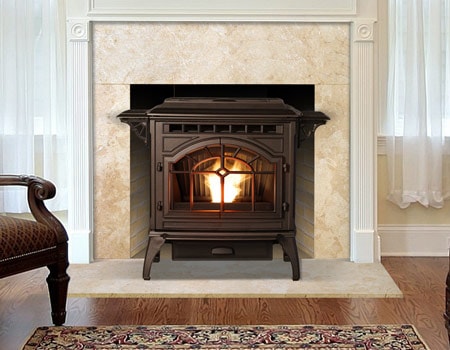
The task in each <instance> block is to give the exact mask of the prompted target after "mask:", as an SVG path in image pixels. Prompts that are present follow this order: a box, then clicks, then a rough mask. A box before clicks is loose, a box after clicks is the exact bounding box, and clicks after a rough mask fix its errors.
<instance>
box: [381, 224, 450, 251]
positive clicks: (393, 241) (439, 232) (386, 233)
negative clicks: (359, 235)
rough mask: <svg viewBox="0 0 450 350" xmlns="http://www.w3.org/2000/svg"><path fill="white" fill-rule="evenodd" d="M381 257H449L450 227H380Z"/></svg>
mask: <svg viewBox="0 0 450 350" xmlns="http://www.w3.org/2000/svg"><path fill="white" fill-rule="evenodd" d="M378 235H379V236H380V240H381V256H445V257H447V256H448V255H449V245H450V225H378Z"/></svg>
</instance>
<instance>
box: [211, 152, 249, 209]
mask: <svg viewBox="0 0 450 350" xmlns="http://www.w3.org/2000/svg"><path fill="white" fill-rule="evenodd" d="M228 162H229V163H230V165H231V166H227V167H226V168H224V167H222V166H221V164H220V160H216V162H215V163H214V165H213V166H212V168H211V169H210V170H211V171H212V172H213V173H212V174H207V175H205V183H206V185H207V186H208V189H209V192H210V193H211V202H213V203H221V202H223V203H232V202H234V201H235V200H236V199H237V198H238V196H239V194H240V193H241V192H242V187H243V183H245V181H246V180H247V179H249V178H250V175H245V174H242V172H243V171H247V172H248V169H245V166H246V165H245V164H244V163H242V162H239V161H237V160H231V161H230V160H229V161H228Z"/></svg>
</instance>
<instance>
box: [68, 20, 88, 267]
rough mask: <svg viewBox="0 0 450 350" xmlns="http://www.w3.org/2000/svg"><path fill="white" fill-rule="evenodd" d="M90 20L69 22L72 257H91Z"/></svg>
mask: <svg viewBox="0 0 450 350" xmlns="http://www.w3.org/2000/svg"><path fill="white" fill-rule="evenodd" d="M90 67H91V42H90V22H89V21H88V20H70V21H68V23H67V86H68V101H67V105H68V107H67V118H68V123H67V125H68V134H69V169H68V174H67V175H68V178H69V182H70V185H69V210H68V227H67V231H68V234H69V260H70V261H71V262H76V263H88V262H90V261H91V260H92V255H93V254H92V251H93V249H92V227H93V225H92V222H93V220H92V215H93V210H92V203H93V200H92V194H93V191H92V184H93V180H92V122H91V121H92V118H91V115H92V113H91V108H92V104H91V95H92V93H91V85H92V84H91V79H92V75H91V69H90Z"/></svg>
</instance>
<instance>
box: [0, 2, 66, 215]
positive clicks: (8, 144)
mask: <svg viewBox="0 0 450 350" xmlns="http://www.w3.org/2000/svg"><path fill="white" fill-rule="evenodd" d="M63 4H64V1H58V0H0V55H1V56H0V173H3V174H36V175H40V176H43V177H45V178H47V179H49V180H51V181H52V182H54V183H55V185H56V187H57V195H56V197H55V199H53V200H51V201H49V202H48V203H47V204H48V207H49V208H50V209H51V210H63V209H66V208H67V181H66V177H67V174H66V169H67V160H66V159H67V154H66V149H67V147H66V111H65V85H66V84H65V44H64V42H65V9H64V7H63ZM21 192H23V189H8V190H2V192H0V212H12V213H19V212H24V211H27V205H26V202H25V201H24V200H23V199H24V196H23V195H22V194H21Z"/></svg>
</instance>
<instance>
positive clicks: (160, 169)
mask: <svg viewBox="0 0 450 350" xmlns="http://www.w3.org/2000/svg"><path fill="white" fill-rule="evenodd" d="M162 170H163V166H162V163H161V162H158V163H157V164H156V171H158V172H161V171H162Z"/></svg>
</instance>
